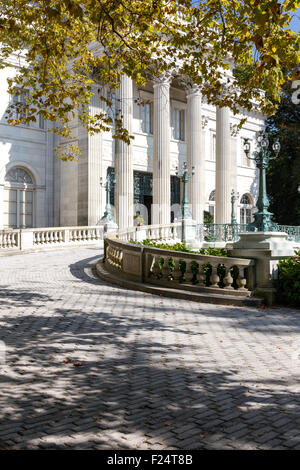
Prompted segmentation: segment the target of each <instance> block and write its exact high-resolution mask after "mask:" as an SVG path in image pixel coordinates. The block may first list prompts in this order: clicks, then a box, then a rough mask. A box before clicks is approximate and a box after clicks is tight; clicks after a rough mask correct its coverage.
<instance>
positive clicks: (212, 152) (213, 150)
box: [210, 134, 217, 162]
mask: <svg viewBox="0 0 300 470" xmlns="http://www.w3.org/2000/svg"><path fill="white" fill-rule="evenodd" d="M216 152H217V151H216V134H212V136H211V146H210V160H211V161H212V162H215V161H216Z"/></svg>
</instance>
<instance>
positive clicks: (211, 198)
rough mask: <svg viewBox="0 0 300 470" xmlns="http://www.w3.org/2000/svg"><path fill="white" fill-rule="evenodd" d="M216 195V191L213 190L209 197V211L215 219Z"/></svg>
mask: <svg viewBox="0 0 300 470" xmlns="http://www.w3.org/2000/svg"><path fill="white" fill-rule="evenodd" d="M215 195H216V191H215V190H213V191H212V192H211V193H210V195H209V198H208V212H209V213H210V215H211V216H212V217H213V219H214V220H215Z"/></svg>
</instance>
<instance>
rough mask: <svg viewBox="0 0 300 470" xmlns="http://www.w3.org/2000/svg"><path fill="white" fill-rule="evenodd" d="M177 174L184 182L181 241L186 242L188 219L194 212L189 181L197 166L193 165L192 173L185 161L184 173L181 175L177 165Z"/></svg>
mask: <svg viewBox="0 0 300 470" xmlns="http://www.w3.org/2000/svg"><path fill="white" fill-rule="evenodd" d="M175 174H176V176H177V177H178V178H179V179H180V180H181V181H182V182H183V197H182V202H181V223H182V230H181V242H182V243H184V244H185V243H186V239H187V237H186V220H187V219H191V218H192V213H191V211H190V208H189V200H188V195H187V183H188V182H189V180H190V178H191V177H192V176H194V174H195V167H192V174H191V175H190V174H189V172H188V169H187V164H186V162H184V163H183V168H182V174H181V175H179V172H178V167H176V172H175Z"/></svg>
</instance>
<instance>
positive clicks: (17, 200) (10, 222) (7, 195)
mask: <svg viewBox="0 0 300 470" xmlns="http://www.w3.org/2000/svg"><path fill="white" fill-rule="evenodd" d="M33 196H34V181H33V178H32V177H31V175H30V174H29V173H28V172H27V171H26V170H24V169H23V168H12V169H11V170H10V171H9V172H8V173H7V174H6V176H5V185H4V228H30V227H33V223H34V217H33V211H34V197H33Z"/></svg>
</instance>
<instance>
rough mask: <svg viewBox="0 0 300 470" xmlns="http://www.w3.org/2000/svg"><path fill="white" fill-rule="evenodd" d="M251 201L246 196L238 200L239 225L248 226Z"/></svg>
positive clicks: (250, 218) (250, 219) (250, 214)
mask: <svg viewBox="0 0 300 470" xmlns="http://www.w3.org/2000/svg"><path fill="white" fill-rule="evenodd" d="M252 209H253V206H252V201H251V198H250V196H249V195H248V194H243V195H242V197H241V199H240V223H241V224H249V223H250V222H252Z"/></svg>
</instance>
